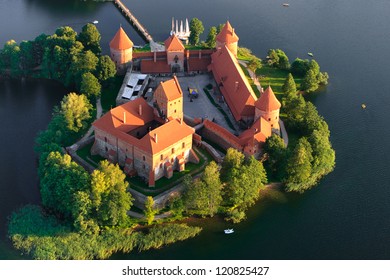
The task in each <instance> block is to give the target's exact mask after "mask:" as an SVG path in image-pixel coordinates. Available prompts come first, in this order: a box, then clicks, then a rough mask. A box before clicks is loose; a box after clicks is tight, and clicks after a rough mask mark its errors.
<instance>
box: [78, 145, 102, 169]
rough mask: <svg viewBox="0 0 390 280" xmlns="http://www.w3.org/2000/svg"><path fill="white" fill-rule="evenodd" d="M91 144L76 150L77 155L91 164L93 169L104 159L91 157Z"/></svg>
mask: <svg viewBox="0 0 390 280" xmlns="http://www.w3.org/2000/svg"><path fill="white" fill-rule="evenodd" d="M92 145H93V143H91V144H88V145H86V146H85V147H84V148H82V149H79V150H77V152H76V153H77V154H78V155H79V156H80V157H81V158H82V159H83V160H85V161H86V162H88V163H89V164H91V165H92V166H94V167H98V165H99V162H100V161H102V160H104V159H105V158H103V157H101V156H99V155H94V156H93V155H91V148H92Z"/></svg>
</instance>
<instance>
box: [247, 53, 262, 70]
mask: <svg viewBox="0 0 390 280" xmlns="http://www.w3.org/2000/svg"><path fill="white" fill-rule="evenodd" d="M248 68H249V69H250V70H251V71H252V72H253V73H256V70H257V69H259V68H261V60H260V59H258V58H257V57H254V56H253V57H252V58H251V60H249V62H248Z"/></svg>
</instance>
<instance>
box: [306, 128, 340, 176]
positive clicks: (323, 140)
mask: <svg viewBox="0 0 390 280" xmlns="http://www.w3.org/2000/svg"><path fill="white" fill-rule="evenodd" d="M308 140H309V142H310V145H311V147H312V149H313V162H312V173H313V175H314V176H316V177H317V178H319V177H322V176H324V175H326V174H328V173H330V172H332V171H333V169H334V166H335V160H336V154H335V151H334V150H333V148H332V145H331V143H330V141H329V134H328V133H327V132H326V131H325V133H324V132H322V131H320V130H314V131H313V133H312V134H311V135H310V137H309V139H308Z"/></svg>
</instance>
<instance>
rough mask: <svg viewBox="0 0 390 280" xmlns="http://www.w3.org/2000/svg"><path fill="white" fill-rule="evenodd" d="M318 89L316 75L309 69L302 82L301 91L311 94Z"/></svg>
mask: <svg viewBox="0 0 390 280" xmlns="http://www.w3.org/2000/svg"><path fill="white" fill-rule="evenodd" d="M317 88H318V81H317V75H316V73H315V72H314V70H312V69H309V71H307V73H306V75H305V77H304V78H303V82H302V89H303V90H304V91H306V92H308V93H309V92H313V91H315V90H316V89H317Z"/></svg>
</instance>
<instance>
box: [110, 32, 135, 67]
mask: <svg viewBox="0 0 390 280" xmlns="http://www.w3.org/2000/svg"><path fill="white" fill-rule="evenodd" d="M133 45H134V44H133V42H132V41H131V40H130V38H129V37H128V36H127V34H126V32H125V31H124V30H123V28H122V26H121V27H119V30H118V32H117V33H116V34H115V36H114V38H113V39H112V40H111V42H110V52H111V59H112V61H114V63H115V65H116V69H117V71H118V73H119V74H124V73H125V72H126V68H127V66H128V63H129V62H131V60H132V59H133Z"/></svg>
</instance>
